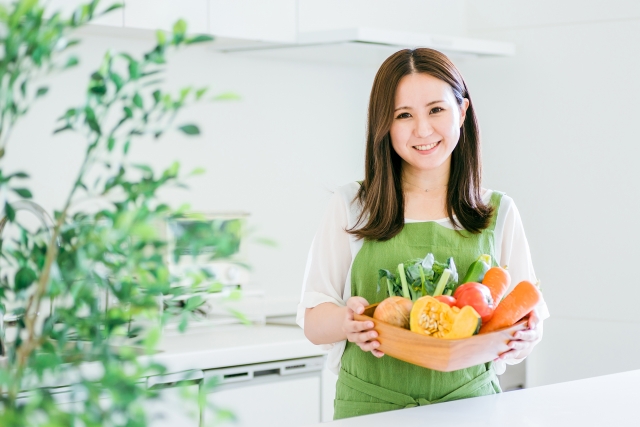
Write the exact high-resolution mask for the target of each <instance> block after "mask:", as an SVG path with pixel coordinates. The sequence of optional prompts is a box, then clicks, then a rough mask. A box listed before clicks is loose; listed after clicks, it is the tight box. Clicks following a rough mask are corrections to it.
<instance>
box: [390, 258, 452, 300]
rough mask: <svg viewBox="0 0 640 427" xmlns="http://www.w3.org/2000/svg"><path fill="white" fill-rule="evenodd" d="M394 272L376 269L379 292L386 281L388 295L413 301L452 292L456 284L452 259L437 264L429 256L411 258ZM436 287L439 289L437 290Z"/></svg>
mask: <svg viewBox="0 0 640 427" xmlns="http://www.w3.org/2000/svg"><path fill="white" fill-rule="evenodd" d="M397 270H398V273H397V275H395V274H393V273H392V272H391V271H389V270H386V269H380V270H378V289H380V288H381V285H383V284H384V283H385V282H386V288H387V292H388V293H389V296H401V297H404V298H410V299H411V300H412V301H415V300H417V299H418V298H420V297H423V296H425V295H431V296H434V295H441V294H443V293H447V292H451V293H452V292H453V289H454V288H455V287H456V285H457V283H458V270H457V269H456V265H455V263H454V261H453V258H452V257H450V258H449V259H447V261H446V262H439V261H436V259H435V257H434V255H433V254H432V253H428V254H427V255H426V256H425V257H424V258H414V259H410V260H407V261H405V262H403V263H401V264H399V265H398V269H397ZM445 272H446V274H445ZM443 277H444V279H442V278H443ZM383 280H384V282H383ZM438 285H440V286H441V289H436V288H437V287H438ZM437 292H439V293H437Z"/></svg>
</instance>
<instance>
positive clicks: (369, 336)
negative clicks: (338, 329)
mask: <svg viewBox="0 0 640 427" xmlns="http://www.w3.org/2000/svg"><path fill="white" fill-rule="evenodd" d="M367 305H369V303H368V302H367V300H366V299H364V298H362V297H351V298H349V299H348V300H347V314H346V316H345V318H344V322H343V324H342V330H343V331H344V332H345V334H347V340H348V341H349V342H352V343H355V344H357V345H358V347H360V348H361V349H362V350H363V351H370V352H371V354H373V355H374V356H376V357H382V356H384V353H383V352H381V351H380V350H376V349H377V348H378V347H379V346H380V343H379V342H378V341H376V340H375V338H377V336H378V333H377V332H376V331H374V330H373V322H371V321H366V322H359V321H357V320H354V318H353V315H354V314H362V313H363V312H364V308H365V307H366V306H367Z"/></svg>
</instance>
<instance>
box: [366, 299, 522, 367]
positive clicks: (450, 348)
mask: <svg viewBox="0 0 640 427" xmlns="http://www.w3.org/2000/svg"><path fill="white" fill-rule="evenodd" d="M377 306H378V304H373V305H370V306H367V308H366V309H365V311H364V313H363V314H356V315H354V318H355V319H356V320H358V321H366V320H369V321H371V322H373V324H374V329H375V331H376V332H377V333H378V338H377V340H378V342H380V347H378V350H380V351H382V352H384V353H385V354H387V355H389V356H392V357H395V358H396V359H400V360H403V361H405V362H408V363H412V364H414V365H418V366H422V367H424V368H429V369H434V370H436V371H442V372H451V371H456V370H458V369H464V368H469V367H471V366H475V365H479V364H481V363H486V362H490V361H492V360H494V359H495V358H497V357H498V355H500V354H501V353H504V352H505V351H507V350H509V347H508V346H507V344H508V342H509V340H510V339H512V336H513V334H514V333H515V332H516V331H520V330H522V329H525V328H526V326H527V322H526V320H521V321H520V322H518V323H516V324H515V325H513V326H510V327H508V328H505V329H500V330H498V331H495V332H490V333H488V334H480V335H474V336H472V337H469V338H462V339H455V340H448V339H443V338H434V337H430V336H427V335H422V334H418V333H416V332H411V331H410V330H408V329H403V328H399V327H397V326H393V325H390V324H388V323H386V322H382V321H380V320H378V319H374V318H373V312H374V311H375V309H376V307H377Z"/></svg>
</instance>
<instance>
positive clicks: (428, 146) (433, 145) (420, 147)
mask: <svg viewBox="0 0 640 427" xmlns="http://www.w3.org/2000/svg"><path fill="white" fill-rule="evenodd" d="M438 142H439V141H438ZM436 145H438V143H437V142H434V143H433V144H429V145H416V146H414V147H413V148H415V149H417V150H419V151H426V150H431V149H432V148H433V147H435V146H436Z"/></svg>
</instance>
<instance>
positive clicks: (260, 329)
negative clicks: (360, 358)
mask: <svg viewBox="0 0 640 427" xmlns="http://www.w3.org/2000/svg"><path fill="white" fill-rule="evenodd" d="M159 349H160V350H161V353H159V354H157V355H155V356H153V358H154V360H156V361H158V362H160V363H162V364H164V365H165V366H167V368H168V371H167V372H180V371H185V370H191V369H202V370H205V369H215V368H222V367H228V366H239V365H248V364H253V363H262V362H270V361H276V360H286V359H297V358H301V357H310V356H319V355H324V354H326V351H325V350H322V349H321V348H320V347H319V346H316V345H313V344H311V343H310V342H309V340H307V338H306V337H305V336H304V332H303V331H302V329H301V328H300V327H298V326H274V325H265V326H245V325H239V324H238V325H226V326H211V327H206V328H203V327H194V328H193V329H191V330H187V332H185V333H184V334H178V333H173V334H171V335H165V336H164V337H163V339H162V340H161V342H160V345H159Z"/></svg>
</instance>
